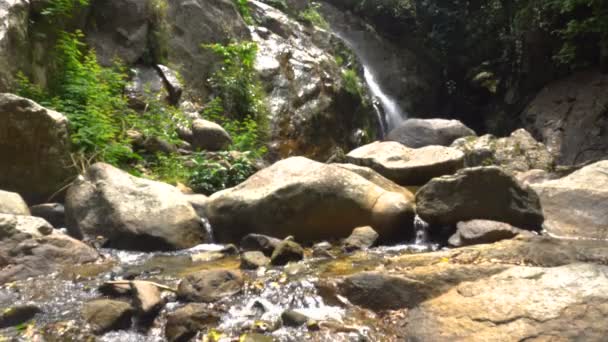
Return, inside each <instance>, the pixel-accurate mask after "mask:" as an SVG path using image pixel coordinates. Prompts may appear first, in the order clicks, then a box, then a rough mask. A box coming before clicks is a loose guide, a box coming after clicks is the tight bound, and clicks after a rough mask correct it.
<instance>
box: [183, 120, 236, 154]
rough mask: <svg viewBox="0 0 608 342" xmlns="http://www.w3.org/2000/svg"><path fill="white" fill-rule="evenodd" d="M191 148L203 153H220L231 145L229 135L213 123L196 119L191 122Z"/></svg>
mask: <svg viewBox="0 0 608 342" xmlns="http://www.w3.org/2000/svg"><path fill="white" fill-rule="evenodd" d="M191 143H192V147H194V148H195V149H200V150H204V151H220V150H224V149H226V148H227V147H228V146H230V144H232V138H231V137H230V134H228V132H226V130H225V129H224V128H222V126H220V125H218V124H216V123H215V122H211V121H207V120H203V119H196V120H194V121H193V122H192V141H191Z"/></svg>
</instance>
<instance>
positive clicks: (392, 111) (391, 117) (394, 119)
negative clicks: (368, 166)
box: [355, 52, 404, 133]
mask: <svg viewBox="0 0 608 342" xmlns="http://www.w3.org/2000/svg"><path fill="white" fill-rule="evenodd" d="M355 53H356V52H355ZM361 63H362V64H363V77H364V78H365V82H366V83H367V86H368V87H369V90H370V91H371V92H372V95H373V96H374V97H375V98H377V99H378V101H380V104H381V105H382V109H383V111H384V115H385V118H386V126H385V125H384V124H383V125H382V128H383V130H384V132H383V133H386V132H387V131H390V130H391V129H393V128H395V127H396V126H397V125H399V123H401V121H403V116H404V115H403V111H402V110H401V108H400V107H399V104H398V103H397V101H395V100H394V99H393V98H391V97H390V96H389V95H388V94H386V93H385V92H384V91H383V90H382V88H381V87H380V84H378V82H377V81H376V78H375V77H374V75H373V74H372V72H371V71H370V69H369V66H367V65H365V64H364V63H363V61H362V62H361ZM381 122H382V120H381Z"/></svg>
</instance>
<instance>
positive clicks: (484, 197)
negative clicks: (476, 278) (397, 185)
mask: <svg viewBox="0 0 608 342" xmlns="http://www.w3.org/2000/svg"><path fill="white" fill-rule="evenodd" d="M416 211H417V213H418V215H420V217H421V218H422V219H423V220H425V221H427V222H428V223H430V224H436V225H450V224H456V223H457V222H460V221H468V220H473V219H488V220H495V221H500V222H506V223H509V224H512V225H514V226H516V227H522V228H526V229H531V230H538V229H540V227H541V224H542V222H543V214H542V211H541V206H540V201H539V198H538V195H537V194H536V193H535V192H534V190H532V189H531V188H529V187H527V186H525V187H522V186H521V185H520V184H519V183H518V182H517V180H516V179H515V178H513V177H512V176H510V175H509V174H507V173H505V172H504V171H502V170H501V169H500V168H498V167H494V166H490V167H474V168H467V169H463V170H460V171H459V172H458V173H457V174H455V175H452V176H443V177H438V178H435V179H432V180H431V181H430V182H429V183H427V184H426V185H425V186H423V187H422V188H420V190H418V192H417V193H416Z"/></svg>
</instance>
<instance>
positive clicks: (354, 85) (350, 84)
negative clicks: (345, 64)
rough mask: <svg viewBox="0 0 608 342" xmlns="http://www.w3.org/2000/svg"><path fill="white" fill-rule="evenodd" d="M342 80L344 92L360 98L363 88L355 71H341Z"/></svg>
mask: <svg viewBox="0 0 608 342" xmlns="http://www.w3.org/2000/svg"><path fill="white" fill-rule="evenodd" d="M342 80H343V82H344V88H345V89H346V91H347V92H348V93H349V94H351V95H354V96H358V97H361V96H362V94H363V86H362V83H361V79H360V78H359V75H358V74H357V71H355V70H353V69H346V70H343V71H342Z"/></svg>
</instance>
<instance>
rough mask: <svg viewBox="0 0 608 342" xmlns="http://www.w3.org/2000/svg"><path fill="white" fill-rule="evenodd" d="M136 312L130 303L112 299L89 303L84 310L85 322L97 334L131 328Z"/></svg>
mask: <svg viewBox="0 0 608 342" xmlns="http://www.w3.org/2000/svg"><path fill="white" fill-rule="evenodd" d="M134 312H135V310H133V308H132V307H131V305H130V304H129V303H125V302H122V301H118V300H110V299H98V300H94V301H91V302H88V303H86V304H85V305H84V307H83V309H82V315H83V317H84V320H85V321H87V323H89V324H90V325H91V328H92V329H93V332H95V333H96V334H103V333H105V332H108V331H111V330H120V329H128V328H130V327H131V318H132V317H133V314H134Z"/></svg>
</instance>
